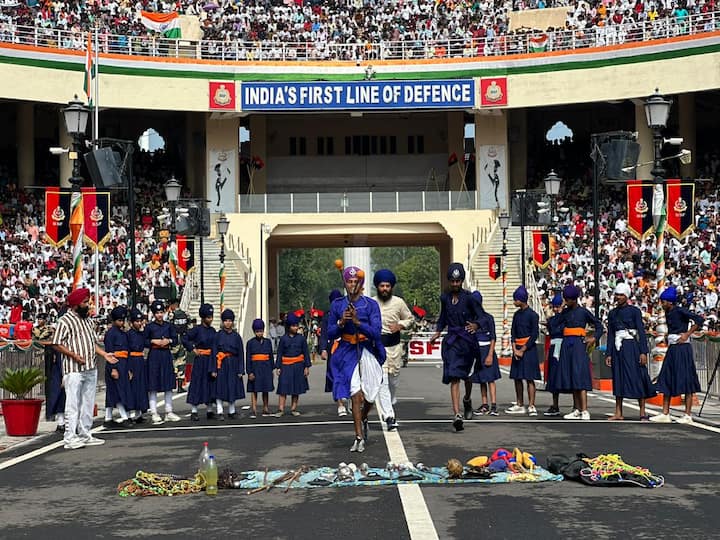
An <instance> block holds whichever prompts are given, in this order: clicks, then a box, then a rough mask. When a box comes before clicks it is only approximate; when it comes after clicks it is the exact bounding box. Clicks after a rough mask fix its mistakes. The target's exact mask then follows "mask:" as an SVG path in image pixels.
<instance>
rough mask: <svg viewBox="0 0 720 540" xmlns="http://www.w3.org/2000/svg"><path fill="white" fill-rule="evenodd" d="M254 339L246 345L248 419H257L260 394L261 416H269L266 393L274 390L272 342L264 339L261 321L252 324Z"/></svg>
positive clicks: (263, 324) (263, 326)
mask: <svg viewBox="0 0 720 540" xmlns="http://www.w3.org/2000/svg"><path fill="white" fill-rule="evenodd" d="M252 329H253V332H255V337H254V338H252V339H251V340H249V341H248V342H247V344H246V353H245V358H246V360H247V361H246V365H247V374H248V382H247V391H248V392H249V393H250V418H257V395H258V392H260V393H262V404H263V408H262V415H263V416H270V410H269V403H270V401H269V399H268V398H269V396H268V393H269V392H272V391H273V390H275V386H274V385H273V368H274V366H275V362H274V360H273V348H272V341H271V340H270V339H268V338H266V337H265V323H264V322H263V320H262V319H255V320H254V321H253V322H252Z"/></svg>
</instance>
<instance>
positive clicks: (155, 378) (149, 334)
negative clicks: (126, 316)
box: [145, 300, 180, 425]
mask: <svg viewBox="0 0 720 540" xmlns="http://www.w3.org/2000/svg"><path fill="white" fill-rule="evenodd" d="M150 311H152V314H153V320H152V321H151V322H149V323H148V324H147V325H145V346H146V347H148V348H149V349H150V351H149V352H148V355H147V366H148V401H149V402H150V414H151V416H152V423H153V424H155V425H159V424H162V423H163V419H162V417H161V416H160V415H159V414H158V412H157V395H158V392H164V398H165V421H168V422H179V421H180V417H179V416H178V415H176V414H175V413H174V412H173V402H172V392H173V390H174V389H175V368H174V366H173V356H172V351H171V349H172V347H173V346H174V345H177V342H178V338H177V332H176V331H175V326H173V325H172V324H170V323H169V322H167V321H165V306H164V304H163V303H162V302H161V301H160V300H155V301H154V302H153V303H152V304H151V305H150Z"/></svg>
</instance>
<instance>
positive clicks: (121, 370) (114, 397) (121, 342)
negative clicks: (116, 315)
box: [104, 325, 135, 409]
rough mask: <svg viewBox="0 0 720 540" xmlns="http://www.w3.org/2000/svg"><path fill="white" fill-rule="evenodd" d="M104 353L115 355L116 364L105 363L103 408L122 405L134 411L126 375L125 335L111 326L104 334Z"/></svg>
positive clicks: (126, 342)
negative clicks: (114, 372) (114, 375)
mask: <svg viewBox="0 0 720 540" xmlns="http://www.w3.org/2000/svg"><path fill="white" fill-rule="evenodd" d="M104 343H105V351H106V352H109V353H117V354H116V358H117V360H118V362H117V364H110V363H109V362H105V407H117V406H118V405H120V404H122V405H124V406H125V407H126V408H128V409H134V408H135V404H134V402H133V400H132V392H131V390H130V375H129V374H128V356H129V346H128V338H127V333H125V331H124V330H120V329H119V328H118V327H117V326H115V325H113V326H112V327H111V328H110V330H108V331H107V332H106V333H105V340H104ZM115 370H116V371H117V373H118V378H117V379H114V378H113V376H112V373H113V371H115Z"/></svg>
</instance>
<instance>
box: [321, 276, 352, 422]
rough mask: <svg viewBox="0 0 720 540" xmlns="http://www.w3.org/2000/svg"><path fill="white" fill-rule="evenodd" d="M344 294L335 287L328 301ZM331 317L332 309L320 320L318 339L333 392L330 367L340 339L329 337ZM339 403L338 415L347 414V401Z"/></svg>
mask: <svg viewBox="0 0 720 540" xmlns="http://www.w3.org/2000/svg"><path fill="white" fill-rule="evenodd" d="M341 296H342V293H341V292H340V291H338V290H337V289H333V290H332V291H330V294H329V295H328V301H329V302H330V305H331V306H332V303H333V302H334V301H335V300H337V299H338V298H340V297H341ZM329 318H330V310H329V309H328V311H327V312H326V313H325V315H323V317H322V319H321V320H320V338H319V339H318V351H320V357H321V358H322V359H323V360H325V362H326V364H325V391H326V392H332V391H333V379H332V369H330V363H331V362H330V358H331V357H332V354H333V350H334V349H335V348H336V347H337V346H338V340H337V339H335V340H333V341H330V339H329V338H328V333H327V330H328V320H329ZM336 404H337V411H338V416H341V417H342V416H347V402H346V401H345V400H344V399H338V400H337V401H336Z"/></svg>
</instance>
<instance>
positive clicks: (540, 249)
mask: <svg viewBox="0 0 720 540" xmlns="http://www.w3.org/2000/svg"><path fill="white" fill-rule="evenodd" d="M537 250H538V253H545V252H546V251H547V246H546V245H545V242H540V243H539V244H538V246H537Z"/></svg>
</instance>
